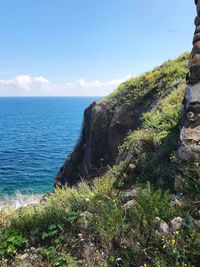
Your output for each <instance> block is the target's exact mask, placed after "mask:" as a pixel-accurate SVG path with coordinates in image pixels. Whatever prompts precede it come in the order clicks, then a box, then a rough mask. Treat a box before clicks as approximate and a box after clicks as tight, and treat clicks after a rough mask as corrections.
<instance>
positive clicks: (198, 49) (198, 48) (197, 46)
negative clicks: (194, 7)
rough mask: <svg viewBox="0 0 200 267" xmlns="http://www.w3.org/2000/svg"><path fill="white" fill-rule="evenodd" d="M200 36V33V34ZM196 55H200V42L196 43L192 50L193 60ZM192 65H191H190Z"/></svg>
mask: <svg viewBox="0 0 200 267" xmlns="http://www.w3.org/2000/svg"><path fill="white" fill-rule="evenodd" d="M199 26H200V25H199ZM198 34H200V33H198ZM196 54H200V40H199V41H196V42H195V44H194V46H193V48H192V52H191V60H192V58H193V57H194V56H195V55H196ZM190 64H191V63H190Z"/></svg>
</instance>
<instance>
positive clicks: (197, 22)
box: [194, 16, 200, 26]
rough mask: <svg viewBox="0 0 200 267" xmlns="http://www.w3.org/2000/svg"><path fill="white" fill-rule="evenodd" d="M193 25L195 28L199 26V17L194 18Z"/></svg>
mask: <svg viewBox="0 0 200 267" xmlns="http://www.w3.org/2000/svg"><path fill="white" fill-rule="evenodd" d="M194 24H195V25H196V26H198V25H200V17H199V16H196V18H195V20H194Z"/></svg>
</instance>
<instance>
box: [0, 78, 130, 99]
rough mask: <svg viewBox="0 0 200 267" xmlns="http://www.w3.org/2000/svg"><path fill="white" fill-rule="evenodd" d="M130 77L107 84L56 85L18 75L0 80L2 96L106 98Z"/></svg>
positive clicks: (82, 82) (92, 82)
mask: <svg viewBox="0 0 200 267" xmlns="http://www.w3.org/2000/svg"><path fill="white" fill-rule="evenodd" d="M130 77H131V76H126V77H124V78H122V79H116V80H110V81H107V82H101V81H98V80H94V81H86V80H84V79H79V80H77V81H74V82H66V83H65V84H56V83H54V82H52V81H50V80H48V79H47V78H45V77H43V76H38V77H31V76H29V75H18V76H16V77H15V78H13V79H10V80H0V96H104V95H107V94H109V93H111V92H112V91H113V90H114V89H115V88H116V87H117V86H118V85H119V84H120V83H122V82H124V81H125V80H127V79H129V78H130Z"/></svg>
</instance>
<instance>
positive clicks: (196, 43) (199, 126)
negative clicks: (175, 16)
mask: <svg viewBox="0 0 200 267" xmlns="http://www.w3.org/2000/svg"><path fill="white" fill-rule="evenodd" d="M195 4H196V8H197V16H196V18H195V26H196V29H195V33H194V38H193V49H192V52H191V55H190V60H189V73H188V75H187V82H188V85H187V88H186V94H185V101H184V117H183V123H182V129H181V133H180V139H181V144H180V147H179V156H180V158H181V159H182V160H185V161H188V160H191V159H192V158H194V157H196V156H198V154H199V152H200V1H199V0H195Z"/></svg>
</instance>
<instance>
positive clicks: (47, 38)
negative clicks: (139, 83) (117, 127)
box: [0, 0, 195, 96]
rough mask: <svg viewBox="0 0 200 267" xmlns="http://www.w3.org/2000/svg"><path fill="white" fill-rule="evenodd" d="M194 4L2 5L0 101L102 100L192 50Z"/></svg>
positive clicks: (112, 0)
mask: <svg viewBox="0 0 200 267" xmlns="http://www.w3.org/2000/svg"><path fill="white" fill-rule="evenodd" d="M194 17H195V5H194V1H191V0H168V1H162V0H151V1H142V0H0V96H89V95H92V96H101V95H107V94H108V93H110V92H112V91H113V90H114V89H115V88H116V87H117V86H118V85H119V84H120V83H121V82H123V81H125V80H127V79H128V78H129V77H131V76H136V75H138V74H141V73H143V72H145V71H148V70H151V69H152V68H154V67H155V66H158V65H159V64H161V63H163V61H165V60H168V59H173V58H176V57H177V56H179V55H180V54H181V53H183V52H185V51H190V50H191V48H192V38H193V33H194Z"/></svg>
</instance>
